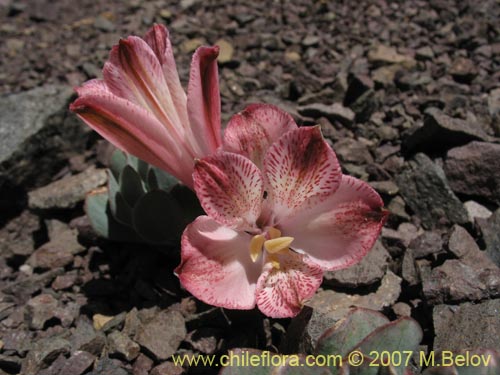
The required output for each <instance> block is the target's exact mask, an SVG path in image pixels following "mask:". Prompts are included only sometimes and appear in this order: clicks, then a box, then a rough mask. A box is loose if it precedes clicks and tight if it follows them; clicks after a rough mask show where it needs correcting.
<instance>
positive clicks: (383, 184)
mask: <svg viewBox="0 0 500 375" xmlns="http://www.w3.org/2000/svg"><path fill="white" fill-rule="evenodd" d="M370 185H371V187H372V188H374V189H375V190H376V191H377V192H379V193H380V194H383V195H389V196H393V195H396V194H397V193H398V192H399V188H398V185H396V184H395V183H394V181H392V180H387V181H370Z"/></svg>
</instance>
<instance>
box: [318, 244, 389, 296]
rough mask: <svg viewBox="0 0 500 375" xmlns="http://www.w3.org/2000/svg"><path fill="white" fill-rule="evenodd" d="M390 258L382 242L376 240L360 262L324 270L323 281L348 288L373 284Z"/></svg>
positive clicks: (380, 277) (378, 279)
mask: <svg viewBox="0 0 500 375" xmlns="http://www.w3.org/2000/svg"><path fill="white" fill-rule="evenodd" d="M390 259H391V256H390V255H389V253H388V252H387V250H386V249H385V247H384V245H382V242H380V241H377V242H375V245H374V246H373V249H372V250H370V252H369V253H368V254H367V255H366V256H365V257H364V258H363V260H362V261H361V262H359V263H357V264H355V265H354V266H351V267H349V268H346V269H343V270H339V271H327V272H325V275H324V278H325V282H326V283H327V284H332V285H340V286H345V287H350V288H355V287H358V286H361V285H371V284H374V283H376V282H378V281H380V280H381V279H382V277H383V276H384V274H385V271H386V270H387V266H388V264H389V260H390Z"/></svg>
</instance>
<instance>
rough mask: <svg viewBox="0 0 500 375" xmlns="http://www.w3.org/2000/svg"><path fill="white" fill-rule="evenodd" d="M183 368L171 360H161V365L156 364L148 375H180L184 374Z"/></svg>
mask: <svg viewBox="0 0 500 375" xmlns="http://www.w3.org/2000/svg"><path fill="white" fill-rule="evenodd" d="M184 373H185V372H184V369H183V368H182V367H181V366H176V365H174V364H173V363H172V362H168V361H167V362H163V363H162V364H161V365H158V366H156V367H155V368H154V369H153V370H151V374H150V375H163V374H169V375H181V374H184Z"/></svg>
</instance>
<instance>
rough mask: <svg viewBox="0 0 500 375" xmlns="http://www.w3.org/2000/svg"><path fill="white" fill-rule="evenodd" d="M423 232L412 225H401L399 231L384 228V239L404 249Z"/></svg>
mask: <svg viewBox="0 0 500 375" xmlns="http://www.w3.org/2000/svg"><path fill="white" fill-rule="evenodd" d="M421 233H422V231H421V230H420V231H419V229H418V228H417V227H416V226H415V225H413V224H412V223H401V224H400V225H399V226H398V229H397V230H394V229H391V228H382V238H383V239H384V240H386V242H388V243H390V244H394V245H396V246H399V247H401V248H402V249H405V248H407V247H408V246H410V243H411V241H413V240H414V239H415V238H417V237H418V236H419V235H420V234H421Z"/></svg>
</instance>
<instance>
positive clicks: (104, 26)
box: [94, 16, 115, 32]
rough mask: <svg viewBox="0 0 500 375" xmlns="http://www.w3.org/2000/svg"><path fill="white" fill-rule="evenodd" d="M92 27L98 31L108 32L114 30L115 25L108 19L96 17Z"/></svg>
mask: <svg viewBox="0 0 500 375" xmlns="http://www.w3.org/2000/svg"><path fill="white" fill-rule="evenodd" d="M94 27H95V28H96V29H98V30H101V31H104V32H109V31H114V30H115V25H114V23H113V22H111V21H110V20H109V19H108V18H106V17H104V16H98V17H96V19H95V20H94Z"/></svg>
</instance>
